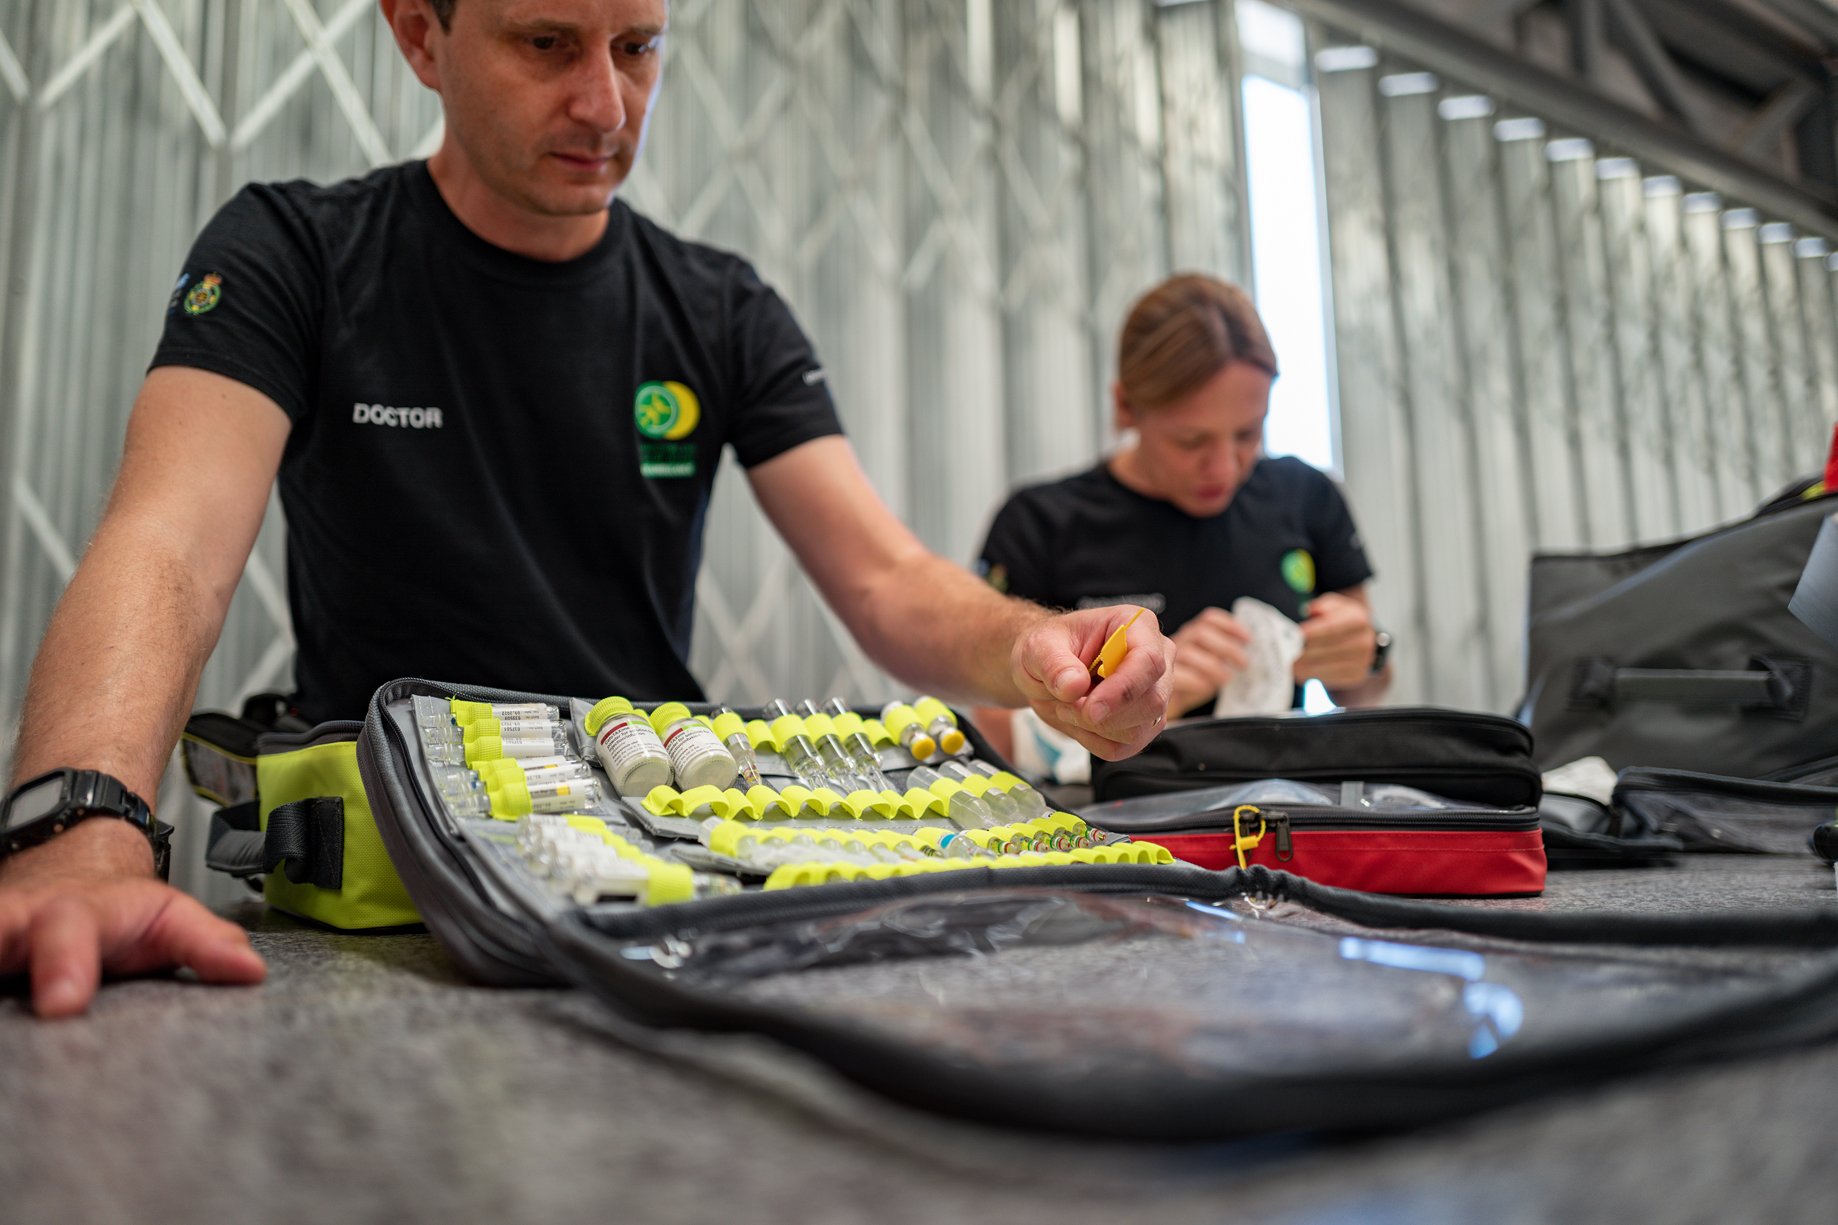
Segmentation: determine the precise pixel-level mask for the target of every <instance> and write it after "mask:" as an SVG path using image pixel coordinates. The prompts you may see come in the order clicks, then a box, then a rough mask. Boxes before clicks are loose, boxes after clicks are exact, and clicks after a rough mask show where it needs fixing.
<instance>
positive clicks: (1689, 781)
mask: <svg viewBox="0 0 1838 1225" xmlns="http://www.w3.org/2000/svg"><path fill="white" fill-rule="evenodd" d="M1623 791H1714V792H1716V793H1718V794H1719V795H1737V796H1746V797H1748V798H1750V799H1757V800H1780V801H1786V802H1794V801H1798V802H1803V803H1807V804H1815V805H1829V804H1831V803H1832V802H1833V801H1834V799H1838V787H1819V786H1814V785H1812V784H1808V783H1770V782H1765V781H1763V780H1760V779H1751V778H1730V777H1727V776H1725V775H1722V774H1699V773H1696V772H1694V771H1691V770H1662V769H1658V768H1654V767H1636V768H1634V769H1631V770H1623V771H1622V772H1621V777H1620V778H1619V779H1617V780H1616V782H1615V792H1616V794H1620V793H1621V792H1623Z"/></svg>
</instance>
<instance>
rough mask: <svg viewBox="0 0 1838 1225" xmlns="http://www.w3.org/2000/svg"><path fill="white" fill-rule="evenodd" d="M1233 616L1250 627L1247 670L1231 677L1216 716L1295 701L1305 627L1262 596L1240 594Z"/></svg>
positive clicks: (1264, 710) (1274, 708)
mask: <svg viewBox="0 0 1838 1225" xmlns="http://www.w3.org/2000/svg"><path fill="white" fill-rule="evenodd" d="M1232 616H1233V617H1235V618H1237V620H1238V623H1239V624H1240V625H1242V626H1244V627H1245V629H1247V630H1249V631H1250V633H1251V641H1250V642H1249V643H1247V644H1246V645H1245V649H1244V653H1245V658H1246V660H1247V661H1248V662H1247V663H1246V665H1245V668H1244V671H1242V672H1240V673H1238V674H1237V675H1236V676H1234V677H1232V679H1231V680H1230V681H1228V682H1227V683H1226V686H1225V688H1223V689H1221V690H1220V691H1219V699H1218V701H1216V702H1214V703H1213V717H1214V718H1227V717H1229V716H1232V715H1271V714H1279V713H1281V712H1282V711H1285V710H1288V709H1289V708H1290V707H1291V706H1293V705H1295V698H1296V681H1295V664H1296V660H1297V659H1299V658H1300V657H1301V655H1302V629H1301V627H1300V626H1298V625H1297V624H1296V623H1295V622H1294V621H1291V620H1290V619H1289V618H1288V617H1285V616H1284V615H1283V614H1282V613H1280V612H1278V611H1277V610H1276V609H1274V608H1272V607H1270V606H1269V605H1268V604H1266V603H1264V602H1263V601H1262V600H1254V599H1252V598H1251V597H1250V596H1248V595H1247V596H1240V597H1239V598H1238V599H1237V600H1236V601H1234V602H1233V604H1232Z"/></svg>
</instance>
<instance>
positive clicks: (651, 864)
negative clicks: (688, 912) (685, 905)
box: [645, 859, 696, 906]
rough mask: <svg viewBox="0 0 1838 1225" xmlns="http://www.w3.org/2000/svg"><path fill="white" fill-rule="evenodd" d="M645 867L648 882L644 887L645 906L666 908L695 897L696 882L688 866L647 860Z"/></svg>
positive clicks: (658, 860) (659, 860)
mask: <svg viewBox="0 0 1838 1225" xmlns="http://www.w3.org/2000/svg"><path fill="white" fill-rule="evenodd" d="M646 867H647V869H648V875H649V877H650V880H649V882H648V883H647V884H646V886H645V905H647V906H668V905H669V904H670V903H672V902H687V901H690V900H691V899H692V898H694V897H695V896H696V880H695V876H694V875H693V874H692V873H691V872H690V870H689V865H688V864H686V863H665V862H664V861H663V860H661V859H655V860H649V861H648V862H647V864H646Z"/></svg>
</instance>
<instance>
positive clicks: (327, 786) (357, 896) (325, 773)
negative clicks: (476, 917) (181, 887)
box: [255, 740, 421, 929]
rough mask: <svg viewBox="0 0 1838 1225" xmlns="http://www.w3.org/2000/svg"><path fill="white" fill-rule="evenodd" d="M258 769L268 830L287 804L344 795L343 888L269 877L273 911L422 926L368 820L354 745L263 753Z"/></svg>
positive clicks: (350, 924) (353, 923)
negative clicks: (270, 820) (273, 817)
mask: <svg viewBox="0 0 1838 1225" xmlns="http://www.w3.org/2000/svg"><path fill="white" fill-rule="evenodd" d="M255 769H256V778H257V785H258V787H259V789H260V792H261V797H262V829H263V830H264V831H265V830H267V828H268V814H269V813H270V812H272V811H273V810H274V809H276V808H278V807H279V806H280V805H282V804H290V803H292V802H293V801H295V800H305V799H311V798H313V797H314V796H321V795H336V796H341V797H343V799H344V802H345V854H344V883H343V887H341V888H339V889H336V890H334V889H321V888H319V887H318V886H317V885H312V884H296V883H294V882H293V881H290V880H288V879H287V874H286V873H285V872H280V871H275V872H270V873H268V875H267V878H266V880H265V881H264V882H263V886H262V895H263V896H264V897H265V898H267V900H268V904H269V905H270V906H274V907H276V908H277V909H280V910H285V911H287V912H289V913H290V914H297V915H302V916H304V917H306V918H308V919H317V920H318V921H319V922H321V923H327V924H330V925H331V926H333V927H342V928H348V929H356V928H365V927H400V926H403V925H405V924H409V923H419V922H421V916H420V915H419V914H417V913H416V911H415V905H414V903H413V902H411V901H409V898H408V890H407V889H405V888H403V887H402V878H401V877H399V876H397V875H396V869H395V865H394V864H392V863H390V862H389V852H388V851H387V850H385V849H384V847H383V839H382V837H381V836H380V835H379V834H378V833H377V823H376V820H375V818H373V817H372V816H371V815H370V801H369V800H368V799H366V798H365V796H364V783H363V780H362V779H361V778H360V777H359V776H358V772H357V742H356V741H355V740H345V741H339V742H337V743H334V744H316V745H312V746H310V747H308V748H304V749H294V750H292V751H290V752H285V753H263V754H261V755H260V756H259V757H257V758H256V763H255Z"/></svg>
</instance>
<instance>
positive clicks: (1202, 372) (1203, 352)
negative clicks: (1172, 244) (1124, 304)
mask: <svg viewBox="0 0 1838 1225" xmlns="http://www.w3.org/2000/svg"><path fill="white" fill-rule="evenodd" d="M1233 362H1250V363H1251V364H1252V365H1253V366H1256V367H1257V368H1258V369H1259V370H1262V371H1263V372H1264V373H1266V374H1268V375H1269V376H1270V377H1271V378H1275V377H1276V373H1277V370H1276V350H1275V349H1274V348H1272V347H1271V344H1270V334H1269V333H1268V332H1266V331H1264V322H1263V320H1261V319H1259V318H1258V317H1257V308H1256V307H1254V306H1252V305H1251V297H1250V295H1249V294H1247V293H1245V291H1244V290H1242V289H1240V288H1238V286H1236V285H1232V284H1228V283H1227V282H1225V281H1221V280H1220V279H1218V278H1217V277H1211V276H1205V275H1203V274H1200V273H1186V274H1184V275H1181V276H1173V277H1169V278H1168V279H1167V280H1165V281H1163V282H1162V283H1161V284H1160V285H1157V286H1156V287H1155V288H1154V289H1151V290H1150V291H1149V292H1148V293H1146V294H1144V295H1143V296H1142V298H1141V300H1139V301H1138V302H1137V303H1136V305H1135V306H1133V307H1131V308H1130V316H1129V318H1128V319H1126V320H1124V323H1123V334H1122V335H1121V336H1120V337H1119V338H1118V341H1117V381H1118V382H1119V383H1121V384H1122V385H1123V398H1124V399H1125V400H1127V401H1128V402H1129V404H1130V407H1131V408H1134V409H1138V410H1149V411H1153V410H1154V409H1158V408H1166V407H1168V406H1169V405H1170V404H1175V403H1178V402H1180V401H1181V400H1184V399H1186V398H1187V397H1188V396H1190V395H1192V394H1193V393H1194V392H1196V391H1198V390H1199V389H1200V388H1201V387H1204V386H1205V385H1206V383H1207V382H1208V381H1209V380H1210V379H1211V378H1212V377H1213V376H1214V375H1215V374H1218V373H1219V372H1220V371H1221V370H1223V369H1225V368H1226V367H1227V366H1229V365H1231V364H1232V363H1233Z"/></svg>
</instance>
